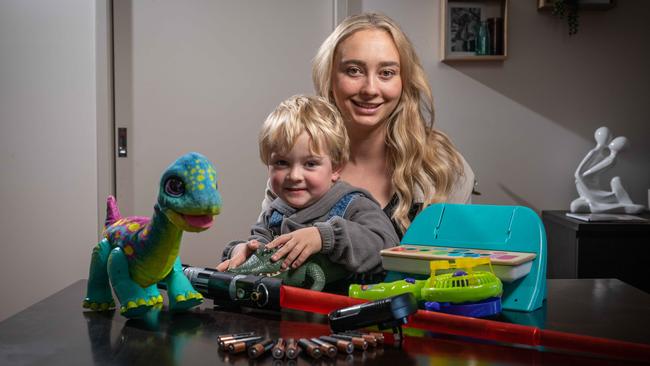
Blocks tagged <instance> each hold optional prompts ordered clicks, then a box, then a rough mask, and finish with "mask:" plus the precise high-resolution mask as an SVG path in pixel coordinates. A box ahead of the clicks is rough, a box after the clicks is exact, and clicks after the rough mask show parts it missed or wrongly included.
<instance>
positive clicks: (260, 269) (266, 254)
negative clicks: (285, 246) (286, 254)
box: [228, 246, 286, 277]
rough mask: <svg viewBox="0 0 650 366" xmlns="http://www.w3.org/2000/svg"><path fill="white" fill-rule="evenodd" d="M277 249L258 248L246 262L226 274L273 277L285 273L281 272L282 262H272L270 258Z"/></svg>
mask: <svg viewBox="0 0 650 366" xmlns="http://www.w3.org/2000/svg"><path fill="white" fill-rule="evenodd" d="M276 251H277V249H275V248H274V249H266V248H265V247H264V246H262V247H260V248H258V249H257V250H256V251H255V252H254V253H253V254H252V255H251V256H250V257H249V258H248V260H247V261H246V262H244V263H243V264H241V265H239V266H238V267H235V268H231V269H229V270H228V272H233V273H239V274H252V275H256V276H267V277H273V276H277V275H279V274H280V273H282V272H284V271H286V270H282V262H283V261H277V262H274V261H272V260H271V257H272V256H273V254H275V252H276Z"/></svg>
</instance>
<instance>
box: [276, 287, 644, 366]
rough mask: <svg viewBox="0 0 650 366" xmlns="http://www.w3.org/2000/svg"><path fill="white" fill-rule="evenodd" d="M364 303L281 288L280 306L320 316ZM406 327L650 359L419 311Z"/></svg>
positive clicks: (608, 346)
mask: <svg viewBox="0 0 650 366" xmlns="http://www.w3.org/2000/svg"><path fill="white" fill-rule="evenodd" d="M364 302H366V301H365V300H362V299H353V298H350V297H347V296H341V295H335V294H329V293H325V292H317V291H311V290H306V289H301V288H297V287H291V286H282V287H281V288H280V307H282V308H287V309H294V310H302V311H308V312H314V313H320V314H329V313H330V312H332V311H334V310H337V309H340V308H344V307H348V306H353V305H357V304H361V303H364ZM406 326H407V327H412V328H419V329H424V330H428V331H432V332H436V333H444V334H452V335H458V336H465V337H472V338H478V339H484V340H490V341H497V342H507V343H514V344H523V345H527V346H534V347H537V346H543V347H551V348H557V349H563V350H568V351H576V352H585V353H592V354H600V355H608V356H614V357H620V358H632V359H637V360H643V361H647V360H649V359H650V345H647V344H640V343H632V342H625V341H618V340H614V339H607V338H599V337H591V336H584V335H579V334H573V333H566V332H558V331H553V330H545V329H539V328H536V327H531V326H525V325H519V324H510V323H503V322H498V321H493V320H485V319H476V318H469V317H464V316H458V315H451V314H445V313H437V312H433V311H425V310H418V312H417V313H416V314H414V315H412V316H411V317H410V318H409V323H408V324H406Z"/></svg>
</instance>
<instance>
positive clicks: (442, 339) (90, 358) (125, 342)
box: [0, 279, 650, 366]
mask: <svg viewBox="0 0 650 366" xmlns="http://www.w3.org/2000/svg"><path fill="white" fill-rule="evenodd" d="M85 285H86V281H85V280H82V281H78V282H75V283H73V284H72V285H70V286H68V287H66V288H65V289H63V290H61V291H59V292H57V293H56V294H54V295H52V296H50V297H48V298H46V299H45V300H43V301H41V302H39V303H36V304H34V305H33V306H31V307H29V308H27V309H25V310H23V311H22V312H20V313H18V314H16V315H14V316H12V317H10V318H8V319H6V320H5V321H3V322H0V365H48V366H55V365H91V364H99V365H114V364H124V365H138V364H145V365H177V364H184V365H220V364H232V365H256V364H260V365H262V364H273V359H272V358H271V357H270V356H265V357H263V358H261V359H259V360H254V361H253V360H249V359H248V358H247V357H246V356H245V355H235V356H232V355H229V354H226V353H223V352H220V351H218V347H217V344H216V342H215V338H216V336H217V335H218V334H224V333H233V332H242V331H248V330H255V331H257V332H258V333H259V334H261V335H265V336H267V337H271V338H277V337H280V336H281V337H284V338H288V337H313V336H318V335H323V334H327V333H328V330H329V329H328V327H327V322H326V319H325V317H324V316H322V315H317V314H308V313H302V312H298V311H287V310H285V311H282V312H281V313H268V312H267V313H262V312H252V311H239V312H227V311H217V310H214V309H213V308H212V301H211V300H206V302H205V304H204V305H202V306H201V307H200V308H197V309H194V310H193V311H191V312H188V313H180V314H170V313H168V312H167V311H166V310H165V309H164V308H163V310H162V311H161V312H160V313H159V314H157V315H158V316H157V318H155V317H152V319H149V320H150V321H144V320H127V319H126V318H124V317H122V316H121V315H119V312H117V311H115V312H108V313H94V312H87V311H84V310H82V308H81V299H82V297H83V296H84V292H85ZM499 320H502V321H510V322H517V323H522V324H529V325H535V326H538V327H540V328H544V329H552V330H558V331H565V332H574V333H579V334H585V335H591V336H598V337H609V338H614V339H619V340H625V341H632V342H638V343H646V344H650V295H648V294H646V293H644V292H642V291H640V290H637V289H635V288H633V287H631V286H629V285H627V284H625V283H623V282H621V281H619V280H613V279H600V280H587V279H581V280H549V282H548V301H547V302H546V304H545V305H544V307H543V308H541V309H539V310H537V311H535V312H532V313H517V312H504V313H503V315H502V316H500V318H499ZM405 331H406V334H407V336H406V337H405V340H404V345H403V348H402V349H397V348H393V347H392V346H388V345H387V346H384V347H383V348H377V349H370V350H369V351H366V352H364V353H361V352H355V353H354V354H353V355H349V356H347V357H345V356H341V355H339V356H338V358H336V359H334V360H327V359H320V360H318V361H314V360H312V359H309V358H307V357H305V356H302V355H301V356H300V358H299V359H298V360H297V364H312V363H319V364H327V365H329V364H345V365H353V364H362V363H367V364H372V365H383V364H385V365H393V366H397V365H399V366H403V365H410V364H420V365H425V364H426V365H428V364H431V365H433V364H443V365H447V364H480V365H504V364H507V365H530V364H535V365H546V364H549V365H622V364H633V363H632V362H628V361H621V360H614V359H606V358H599V357H593V356H589V355H578V354H572V353H568V352H563V351H558V350H539V349H535V348H531V347H524V346H512V345H506V344H497V343H494V342H488V341H480V340H473V339H470V338H462V337H454V336H447V335H440V334H431V333H427V332H423V331H419V330H406V329H405ZM284 363H287V364H294V362H293V361H291V362H287V361H284ZM276 364H282V363H276Z"/></svg>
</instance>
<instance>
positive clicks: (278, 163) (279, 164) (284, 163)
mask: <svg viewBox="0 0 650 366" xmlns="http://www.w3.org/2000/svg"><path fill="white" fill-rule="evenodd" d="M273 165H274V166H277V167H284V166H287V165H289V163H287V161H286V160H276V161H274V162H273Z"/></svg>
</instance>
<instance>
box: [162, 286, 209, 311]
mask: <svg viewBox="0 0 650 366" xmlns="http://www.w3.org/2000/svg"><path fill="white" fill-rule="evenodd" d="M168 295H169V310H171V311H184V310H187V309H190V308H193V307H195V306H197V305H200V304H201V303H202V302H203V295H201V294H200V293H198V292H196V291H192V290H189V291H185V292H184V293H176V294H170V293H168Z"/></svg>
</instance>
